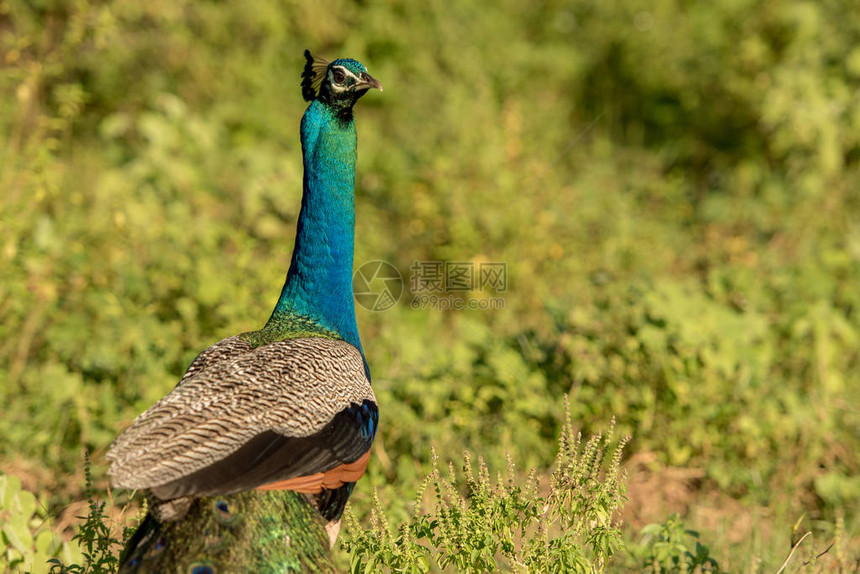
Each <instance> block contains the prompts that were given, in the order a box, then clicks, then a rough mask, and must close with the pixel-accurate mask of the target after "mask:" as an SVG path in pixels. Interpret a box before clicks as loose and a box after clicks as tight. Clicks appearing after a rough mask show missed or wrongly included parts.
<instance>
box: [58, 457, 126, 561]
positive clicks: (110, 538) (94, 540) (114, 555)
mask: <svg viewBox="0 0 860 574" xmlns="http://www.w3.org/2000/svg"><path fill="white" fill-rule="evenodd" d="M84 456H85V466H84V473H85V474H86V481H87V502H88V505H89V511H88V512H87V515H86V516H80V517H79V518H81V519H82V520H83V521H84V522H83V524H81V527H80V531H78V533H77V534H75V536H74V537H73V538H72V541H73V542H76V543H77V545H78V546H79V548H80V555H81V560H79V561H68V564H64V563H63V561H61V560H59V559H57V558H52V559H51V560H49V561H48V562H49V563H50V564H51V572H52V573H54V572H56V573H58V574H59V573H68V574H113V573H114V572H116V571H117V569H118V568H119V551H120V550H121V549H122V547H123V546H124V545H125V543H126V542H127V541H128V539H129V538H130V537H131V535H132V533H133V532H134V527H131V526H128V525H123V529H122V539H121V540H120V539H117V538H115V537H114V535H113V528H112V526H113V521H112V519H111V517H110V516H109V515H108V514H107V513H105V504H106V503H105V502H104V501H99V500H97V499H96V497H95V493H94V489H93V480H92V474H91V472H90V457H89V454H85V455H84ZM127 508H128V506H126V507H125V509H123V516H124V515H125V511H126V510H127Z"/></svg>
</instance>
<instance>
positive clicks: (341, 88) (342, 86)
mask: <svg viewBox="0 0 860 574" xmlns="http://www.w3.org/2000/svg"><path fill="white" fill-rule="evenodd" d="M335 71H340V72H342V73H343V80H342V81H341V82H340V83H339V84H338V83H337V82H336V81H335V79H334V76H335ZM349 77H352V78H353V79H354V80H355V81H354V82H353V83H351V84H350V83H349V82H347V81H346V79H347V78H349ZM328 82H329V84H330V85H331V88H332V90H333V91H335V92H345V91H347V90H349V89H350V88H352V86H355V85H356V84H359V83H361V78H359V77H358V76H356V75H355V74H353V73H352V72H350V71H349V70H348V69H346V68H344V67H343V66H333V67H332V68H331V69H330V70H329V71H328Z"/></svg>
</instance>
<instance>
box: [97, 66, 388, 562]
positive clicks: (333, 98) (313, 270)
mask: <svg viewBox="0 0 860 574" xmlns="http://www.w3.org/2000/svg"><path fill="white" fill-rule="evenodd" d="M304 55H305V59H306V64H305V68H304V72H303V73H302V81H301V88H302V95H303V97H304V99H305V100H306V101H308V102H310V104H309V105H308V107H307V110H306V111H305V113H304V116H303V117H302V121H301V130H300V133H301V143H302V154H303V160H304V177H303V195H302V204H301V210H300V212H299V218H298V224H297V231H296V240H295V246H294V248H293V254H292V259H291V261H290V266H289V269H288V271H287V277H286V281H285V282H284V286H283V288H282V289H281V294H280V297H279V299H278V301H277V304H276V305H275V309H274V311H273V312H272V314H271V317H270V318H269V320H268V321H267V322H266V324H265V326H263V328H262V329H259V330H257V331H251V332H247V333H242V334H239V335H236V336H233V337H229V338H227V339H224V340H223V341H220V342H218V343H215V344H214V345H212V346H211V347H209V348H208V349H206V350H205V351H203V352H202V353H200V354H199V355H198V356H197V358H196V359H194V361H193V362H192V363H191V365H190V366H189V367H188V370H187V371H186V372H185V374H184V375H183V377H182V378H181V380H180V381H179V383H178V384H177V385H176V387H175V388H174V389H173V390H172V391H171V392H170V393H169V394H167V395H166V396H165V397H164V398H162V399H161V400H159V401H158V402H157V403H156V404H155V405H153V406H152V407H151V408H149V409H148V410H147V411H146V412H144V413H143V414H142V415H140V416H139V417H137V419H135V421H134V422H133V423H132V425H131V426H130V427H129V428H128V429H127V430H126V431H125V432H123V433H122V434H121V435H120V436H119V437H118V438H117V439H116V440H115V441H114V443H113V445H112V446H111V448H110V450H109V452H108V453H107V459H108V461H109V463H110V467H109V470H108V475H109V476H110V478H111V482H112V484H113V486H115V487H119V488H128V489H137V490H142V491H144V492H145V493H146V497H147V501H148V507H149V510H148V514H147V515H146V517H145V518H144V520H143V521H142V522H141V524H140V526H139V527H138V528H137V530H136V532H135V533H134V534H133V535H132V537H131V539H130V540H129V542H128V544H127V546H126V549H125V551H124V552H123V555H122V558H121V571H122V572H193V573H195V574H209V573H214V572H288V571H307V570H311V569H312V568H313V567H314V560H313V557H312V556H311V558H310V559H309V558H308V553H311V554H312V553H313V551H314V548H316V547H321V548H323V549H324V550H327V548H328V544H318V543H319V542H323V543H325V542H328V543H330V544H334V540H335V538H336V536H337V533H338V530H339V522H340V517H341V514H342V513H343V510H344V506H345V504H346V501H347V499H348V498H349V496H350V494H351V493H352V489H353V487H354V486H355V483H356V481H357V480H358V479H359V478H360V477H361V476H362V475H363V474H364V471H365V468H366V467H367V463H368V459H369V456H370V446H371V443H372V442H373V439H374V436H375V435H376V429H377V426H378V422H379V410H378V408H377V404H376V398H375V396H374V394H373V389H372V388H371V384H370V369H369V367H368V364H367V360H366V358H365V355H364V351H363V349H362V346H361V340H360V339H359V335H358V327H357V325H356V319H355V306H354V300H353V293H352V264H353V246H354V235H355V193H354V183H355V161H356V131H355V122H354V118H353V106H354V105H355V103H356V102H357V101H358V99H359V98H361V97H362V96H363V95H364V94H366V93H367V92H368V91H369V90H370V89H372V88H375V89H378V90H380V91H382V86H381V85H380V83H379V82H378V81H377V80H376V79H375V78H373V77H372V76H371V75H370V74H368V72H367V69H366V68H365V66H364V65H363V64H361V63H360V62H358V61H357V60H354V59H351V58H340V59H337V60H334V61H332V62H328V61H326V60H324V59H322V58H314V57H313V56H312V55H311V54H310V52H309V51H308V50H305V53H304ZM307 500H310V501H311V502H312V505H310V504H308V503H307ZM285 513H291V514H290V515H291V516H292V517H293V518H294V520H298V521H299V523H303V522H302V521H307V523H308V524H310V523H311V522H313V521H320V515H321V516H322V518H323V519H324V521H325V522H326V531H327V532H328V541H325V539H324V537H325V535H323V534H318V536H321V537H322V538H323V540H322V541H315V542H314V541H311V542H310V543H309V542H308V541H307V540H304V539H302V540H300V537H297V536H295V531H293V532H290V530H289V529H288V528H287V526H286V525H284V524H283V519H282V517H283V516H284V515H285ZM296 517H298V518H296ZM293 526H294V528H295V525H293ZM316 531H317V532H318V533H321V532H322V529H321V528H319V527H317V528H316ZM299 543H301V544H304V545H305V546H307V547H306V548H295V545H296V544H299Z"/></svg>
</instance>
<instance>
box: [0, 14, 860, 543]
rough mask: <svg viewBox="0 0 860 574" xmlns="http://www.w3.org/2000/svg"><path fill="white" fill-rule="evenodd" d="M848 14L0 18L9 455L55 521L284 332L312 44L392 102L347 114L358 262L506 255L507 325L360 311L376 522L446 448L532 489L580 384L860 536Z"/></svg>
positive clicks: (659, 441)
mask: <svg viewBox="0 0 860 574" xmlns="http://www.w3.org/2000/svg"><path fill="white" fill-rule="evenodd" d="M858 22H860V6H858V5H857V4H856V3H848V4H846V3H844V2H836V1H833V0H822V1H820V2H808V1H800V0H783V1H781V2H762V1H760V0H732V1H731V2H721V3H712V4H706V3H698V4H695V3H689V2H681V1H677V0H675V1H672V0H668V1H663V2H658V3H655V4H652V5H643V4H642V3H640V2H636V1H634V0H619V1H617V2H599V3H594V2H584V1H579V0H567V1H565V2H554V1H550V2H546V3H543V4H541V5H540V6H539V7H537V6H534V5H533V4H531V3H528V2H525V1H524V0H505V1H502V2H498V3H490V2H478V1H468V2H458V3H441V2H427V3H406V2H396V1H389V2H381V1H378V0H368V1H366V2H362V3H359V4H353V3H347V2H323V3H317V4H314V5H313V6H312V7H311V5H302V4H299V3H293V2H276V1H275V0H251V1H244V2H238V1H231V2H218V3H211V2H191V1H190V0H171V1H169V2H168V1H161V0H159V1H152V2H146V3H141V2H136V1H133V0H67V1H63V0H38V1H33V0H29V1H24V0H0V136H2V137H0V190H2V191H0V229H2V237H0V278H2V280H0V400H2V401H3V403H4V410H3V416H2V417H0V436H2V437H3V438H4V439H5V440H3V441H2V442H0V466H3V467H4V468H5V467H6V466H7V463H8V464H12V462H14V463H15V464H16V465H17V466H16V468H24V469H30V471H29V472H30V473H31V474H32V476H31V477H30V479H31V482H30V483H28V484H30V485H31V487H32V488H33V489H34V490H37V491H39V492H52V493H53V495H52V498H51V501H50V502H51V506H52V508H53V509H56V508H59V507H60V506H62V505H63V504H65V503H68V501H69V499H70V498H71V497H74V496H80V491H79V490H77V491H76V488H77V489H80V488H81V486H80V485H81V484H82V482H81V481H80V480H79V481H77V484H78V486H77V487H70V486H69V478H70V477H71V476H75V473H76V472H77V473H78V474H77V476H80V471H79V470H76V469H79V468H80V466H81V461H80V456H79V453H80V449H81V447H82V446H85V447H87V448H89V449H92V450H93V452H94V453H95V455H94V464H95V466H94V469H93V472H94V474H95V477H96V481H97V483H98V481H99V480H101V477H102V476H103V472H104V465H103V464H99V460H100V457H101V453H103V452H104V450H105V449H106V447H107V445H108V444H109V443H110V441H111V440H112V438H113V437H114V436H115V435H116V433H117V432H118V431H119V430H120V429H122V428H123V427H124V426H126V425H127V424H128V423H129V422H130V421H131V420H132V418H133V417H134V416H135V415H136V414H137V413H139V412H141V411H142V410H143V409H145V408H146V407H148V406H149V405H151V404H152V403H153V402H154V401H155V400H156V399H158V398H159V397H160V396H162V395H163V394H164V393H166V392H167V391H168V390H169V389H170V388H172V386H173V385H174V384H175V382H176V381H177V380H178V378H179V376H180V375H181V373H182V371H183V369H184V368H185V367H186V366H187V364H188V363H189V362H190V361H191V359H192V358H193V357H194V356H195V354H196V353H197V352H199V351H200V350H201V349H203V348H205V347H206V346H207V345H209V344H211V343H212V342H214V341H216V340H218V339H219V338H222V337H224V336H228V335H231V334H234V333H236V332H239V331H243V330H247V329H253V328H256V327H258V326H260V325H261V323H262V322H263V321H264V320H265V319H266V318H267V317H268V314H269V312H270V311H271V308H272V306H273V304H274V302H275V299H276V297H277V295H278V292H279V288H280V285H281V282H282V280H283V277H284V273H285V270H286V265H287V263H288V258H289V253H290V249H291V246H292V237H293V234H294V232H295V222H296V216H297V214H298V208H299V200H300V193H301V183H300V182H301V158H300V148H299V142H298V135H297V131H298V122H299V118H300V116H301V113H302V111H303V108H304V103H303V102H302V101H301V95H300V91H299V89H298V80H299V71H300V68H301V66H302V64H303V62H302V58H301V50H302V49H303V48H305V47H309V48H311V49H312V50H313V51H314V52H315V53H319V54H320V55H324V56H326V57H329V58H333V57H337V56H340V55H349V56H354V57H358V58H360V59H361V60H362V61H363V62H364V63H365V64H367V66H368V68H369V69H370V71H371V73H373V74H374V76H376V77H378V78H379V79H380V80H381V81H382V83H383V85H384V86H385V92H384V93H383V94H371V95H369V96H368V97H366V98H364V99H363V100H362V101H361V103H360V105H359V109H358V110H357V116H358V130H359V140H360V142H359V148H360V149H359V165H358V173H359V175H358V180H357V196H358V202H357V203H358V216H357V245H356V264H357V265H360V264H361V263H363V262H365V261H371V260H376V259H383V260H387V261H390V262H392V263H394V264H396V265H397V266H398V268H399V269H401V271H402V272H403V273H404V275H407V276H408V273H409V269H410V266H411V265H412V262H413V261H417V260H448V261H467V262H468V261H472V262H480V261H503V262H506V263H507V265H508V269H507V273H508V284H509V289H508V291H507V292H506V293H503V294H501V295H503V297H504V302H505V308H504V309H503V310H497V311H458V312H453V311H451V312H445V313H441V312H436V311H432V310H413V309H410V308H409V305H408V300H404V301H402V302H401V303H400V304H399V305H398V306H396V307H395V308H394V309H393V310H391V311H387V312H384V313H370V312H365V311H363V310H359V323H360V329H361V331H362V335H363V340H364V342H365V347H366V349H367V352H368V358H369V361H370V365H371V368H372V371H373V373H374V385H375V389H376V392H377V396H378V398H379V401H380V405H381V410H382V417H383V418H382V424H381V427H380V435H379V438H378V440H377V443H376V445H375V447H374V459H373V460H374V462H373V463H372V464H371V468H370V473H369V478H368V479H366V480H364V481H363V482H362V483H360V485H359V487H358V491H357V494H356V496H355V497H354V498H355V500H356V503H357V504H356V506H357V507H358V508H359V510H360V511H362V512H363V511H366V510H367V509H368V508H369V502H368V499H369V497H368V496H367V492H369V490H368V489H369V487H370V486H372V485H375V486H378V487H379V488H380V489H381V492H382V497H383V500H385V501H386V503H387V504H390V505H391V506H392V511H393V512H394V513H395V514H397V515H398V516H399V517H400V518H405V516H406V515H407V514H408V511H407V506H408V501H409V500H410V499H411V497H412V495H413V494H414V490H415V489H416V488H417V486H418V484H419V483H420V480H421V478H422V477H423V476H424V475H425V474H426V472H428V470H429V468H430V466H429V464H430V460H429V459H430V457H429V445H430V444H431V443H432V444H435V445H436V447H437V448H438V449H439V452H440V453H442V455H443V456H445V457H447V458H449V459H451V458H456V457H457V456H458V453H459V452H461V451H462V450H463V449H464V448H469V449H471V450H472V451H473V452H478V453H480V454H482V455H483V457H484V458H485V460H486V461H487V462H488V464H489V465H490V467H491V468H503V467H504V456H505V452H510V453H511V454H512V455H513V457H514V459H515V460H516V461H517V463H518V464H519V465H520V466H521V467H525V468H529V467H537V468H546V467H548V466H549V464H550V463H551V461H552V458H553V452H554V450H553V444H554V437H555V436H556V435H557V433H558V430H559V423H558V420H559V410H560V408H559V404H560V398H561V397H562V395H564V394H566V393H567V394H569V395H570V397H571V408H572V414H573V417H574V420H575V421H577V423H578V424H580V425H581V426H582V427H583V428H584V429H585V430H586V431H593V430H595V429H596V428H599V427H600V425H602V424H605V421H607V420H609V418H610V417H612V416H613V415H614V416H616V417H617V420H618V429H619V432H622V433H625V434H626V433H629V434H631V435H632V436H633V442H632V443H631V445H630V447H629V449H630V451H631V452H652V453H655V454H656V456H657V457H658V459H659V460H660V461H661V462H662V463H664V464H667V465H674V466H695V467H701V468H704V469H705V470H706V477H705V479H704V480H703V484H702V488H703V489H719V490H721V491H723V492H726V493H728V494H730V495H731V496H733V497H735V498H737V499H738V500H739V501H740V502H741V503H742V504H746V505H750V506H751V507H753V506H767V507H773V508H783V509H784V512H786V513H789V514H791V513H794V514H795V515H797V514H800V513H801V512H808V513H809V514H810V516H814V517H816V519H817V520H820V521H822V522H826V521H830V522H832V521H833V520H834V516H835V515H836V514H838V513H839V512H843V511H844V512H846V528H847V530H848V532H849V533H851V532H855V533H856V528H857V520H856V514H855V513H856V508H857V504H858V498H860V491H859V490H858V486H857V480H856V477H857V476H858V474H860V464H858V459H857V454H856V451H857V448H856V446H857V443H858V439H860V432H858V429H860V420H858V419H860V416H858V413H860V409H858V403H857V397H858V396H860V352H858V349H860V289H858V285H860V193H858V191H857V190H858V189H860V170H858V163H860V48H858V46H860V24H858ZM487 295H488V294H487V293H469V294H466V295H465V296H466V297H474V298H480V297H486V296H487ZM408 297H409V294H408V293H407V299H408ZM398 513H399V514H398ZM786 530H787V529H786ZM782 542H784V540H782V541H781V542H780V541H778V540H776V541H775V542H774V544H775V545H776V544H777V543H779V544H781V543H782ZM779 550H780V551H781V550H782V547H781V546H780V547H779ZM766 559H771V558H769V557H766Z"/></svg>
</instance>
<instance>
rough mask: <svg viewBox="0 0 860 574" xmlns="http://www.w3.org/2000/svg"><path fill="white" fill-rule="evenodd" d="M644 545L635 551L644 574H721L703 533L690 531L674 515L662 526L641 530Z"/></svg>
mask: <svg viewBox="0 0 860 574" xmlns="http://www.w3.org/2000/svg"><path fill="white" fill-rule="evenodd" d="M641 536H642V538H641V540H640V543H639V544H638V545H637V546H635V547H633V548H631V549H630V551H631V555H632V556H633V557H634V562H635V564H636V568H637V569H638V570H640V571H642V572H646V573H650V574H658V573H660V572H697V573H700V572H721V571H722V570H720V565H719V564H718V563H717V561H716V560H714V559H713V558H711V555H710V552H711V551H710V549H709V548H708V547H707V546H706V545H705V544H703V543H702V542H701V540H700V539H699V533H698V532H696V531H694V530H688V529H687V528H686V527H685V526H684V523H683V521H682V520H681V518H680V517H679V516H678V515H677V514H673V515H672V516H670V517H669V518H667V519H666V520H665V521H664V522H663V523H662V524H649V525H648V526H646V527H645V528H643V529H642V531H641Z"/></svg>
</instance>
